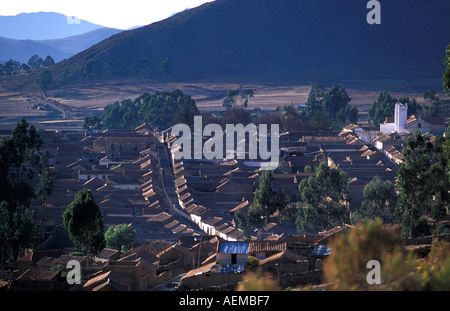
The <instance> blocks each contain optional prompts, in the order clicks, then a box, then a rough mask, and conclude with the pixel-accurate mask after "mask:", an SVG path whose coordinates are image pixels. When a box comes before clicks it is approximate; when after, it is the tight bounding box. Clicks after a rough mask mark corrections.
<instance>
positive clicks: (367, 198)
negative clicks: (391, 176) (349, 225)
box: [352, 176, 397, 222]
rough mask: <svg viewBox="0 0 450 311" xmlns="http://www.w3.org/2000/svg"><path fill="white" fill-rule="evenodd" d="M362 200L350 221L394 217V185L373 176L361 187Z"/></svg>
mask: <svg viewBox="0 0 450 311" xmlns="http://www.w3.org/2000/svg"><path fill="white" fill-rule="evenodd" d="M363 196H364V201H363V202H362V204H361V206H360V208H358V209H357V210H356V211H355V213H354V214H353V215H352V221H353V222H358V221H359V220H361V219H367V218H368V219H375V218H381V219H383V220H385V221H386V220H392V219H393V218H394V217H395V205H396V203H397V193H396V190H395V188H394V185H393V184H392V183H391V182H390V181H389V180H386V181H383V180H382V179H381V178H380V177H378V176H375V177H374V178H373V179H372V180H371V181H370V183H368V184H367V185H365V186H364V189H363Z"/></svg>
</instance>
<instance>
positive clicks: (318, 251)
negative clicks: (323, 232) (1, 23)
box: [313, 245, 331, 256]
mask: <svg viewBox="0 0 450 311" xmlns="http://www.w3.org/2000/svg"><path fill="white" fill-rule="evenodd" d="M313 254H314V255H319V256H327V255H330V254H331V248H329V247H326V246H325V245H316V246H315V247H314V252H313Z"/></svg>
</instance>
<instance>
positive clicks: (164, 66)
mask: <svg viewBox="0 0 450 311" xmlns="http://www.w3.org/2000/svg"><path fill="white" fill-rule="evenodd" d="M170 67H171V61H170V59H168V58H164V59H162V60H161V62H160V63H159V65H158V69H159V72H160V73H161V75H162V78H163V79H165V78H166V75H167V74H170V72H171V68H170Z"/></svg>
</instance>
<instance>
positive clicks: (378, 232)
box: [323, 219, 450, 291]
mask: <svg viewBox="0 0 450 311" xmlns="http://www.w3.org/2000/svg"><path fill="white" fill-rule="evenodd" d="M330 248H331V249H332V251H331V255H330V256H329V257H328V258H327V259H326V260H325V262H324V265H323V271H324V279H325V282H327V283H329V284H330V286H331V289H332V290H381V291H392V290H397V291H398V290H403V291H406V290H408V291H423V290H449V289H450V279H449V277H448V275H449V273H450V243H448V242H444V241H441V242H433V244H432V245H431V251H430V253H429V254H428V255H427V256H426V257H425V258H423V259H422V258H417V257H416V255H415V254H414V253H413V252H412V251H410V252H408V253H405V252H404V251H403V243H402V242H401V240H400V239H399V237H398V236H395V235H393V234H392V233H390V232H388V231H385V230H384V229H383V222H382V221H381V219H376V220H370V221H368V222H366V223H359V224H358V225H357V226H355V227H354V228H350V229H349V230H348V231H347V232H344V233H343V234H341V235H340V236H338V237H337V238H336V239H334V240H333V241H332V242H331V243H330ZM374 260H375V261H377V262H378V263H379V269H378V271H373V270H372V271H373V272H375V274H379V281H380V283H379V284H377V283H375V284H369V282H368V280H369V279H370V276H371V272H372V271H371V270H369V269H370V268H369V267H371V265H370V262H371V261H372V262H373V261H374ZM374 267H375V266H373V265H372V268H373V269H376V268H374Z"/></svg>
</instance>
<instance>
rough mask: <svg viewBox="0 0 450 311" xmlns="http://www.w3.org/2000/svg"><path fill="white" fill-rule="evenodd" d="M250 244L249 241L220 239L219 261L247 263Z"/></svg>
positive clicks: (232, 263) (221, 262)
mask: <svg viewBox="0 0 450 311" xmlns="http://www.w3.org/2000/svg"><path fill="white" fill-rule="evenodd" d="M249 246H250V243H249V242H229V241H220V242H219V243H218V245H217V262H218V263H220V264H223V265H245V264H246V263H247V261H248V255H249Z"/></svg>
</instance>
